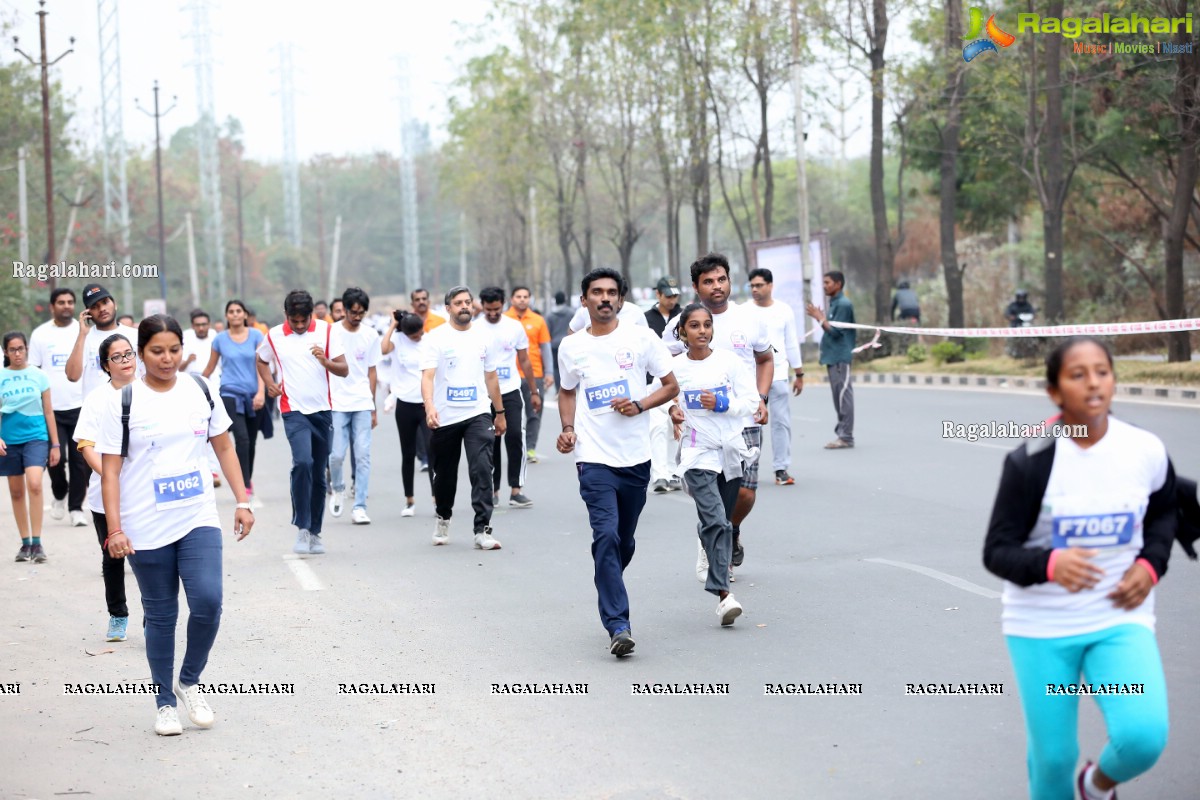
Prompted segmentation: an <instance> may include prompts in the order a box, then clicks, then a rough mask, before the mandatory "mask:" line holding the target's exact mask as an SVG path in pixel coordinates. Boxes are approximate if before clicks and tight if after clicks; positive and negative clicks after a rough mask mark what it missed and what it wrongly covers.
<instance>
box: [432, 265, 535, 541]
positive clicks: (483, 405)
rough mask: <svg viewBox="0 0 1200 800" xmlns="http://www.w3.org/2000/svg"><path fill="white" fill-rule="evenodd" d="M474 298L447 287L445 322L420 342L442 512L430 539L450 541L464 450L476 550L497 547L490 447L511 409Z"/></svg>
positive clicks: (435, 481)
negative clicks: (476, 320) (506, 404)
mask: <svg viewBox="0 0 1200 800" xmlns="http://www.w3.org/2000/svg"><path fill="white" fill-rule="evenodd" d="M473 299H474V298H472V297H471V290H470V289H468V288H467V287H465V286H456V287H454V288H453V289H451V290H450V291H448V292H446V312H447V314H448V316H449V320H448V322H447V324H445V325H439V326H438V327H437V328H435V329H434V330H432V331H430V332H429V333H426V334H425V336H424V338H423V339H422V340H421V399H422V400H423V401H424V403H425V421H426V423H427V424H428V425H429V431H430V433H429V469H430V472H431V473H432V478H433V502H434V506H435V509H436V513H437V526H436V527H435V528H434V532H433V543H434V544H435V545H442V544H445V543H446V541H447V540H448V539H449V538H450V517H451V516H452V515H453V513H454V496H455V494H456V493H457V491H458V462H459V459H460V458H461V456H462V452H463V450H464V449H465V450H466V452H467V474H468V475H469V476H470V479H471V508H472V510H473V511H474V512H475V519H474V531H475V549H476V550H499V549H500V542H498V541H497V540H496V539H495V538H494V537H493V536H492V527H491V524H492V447H493V444H494V440H495V438H496V437H497V436H503V435H504V431H505V428H506V420H505V416H506V414H505V411H504V402H503V400H502V399H501V397H500V381H499V378H498V377H497V375H496V367H497V366H499V365H498V364H497V359H496V353H497V351H496V349H495V348H494V347H493V346H492V337H491V334H490V333H489V332H488V331H487V330H485V329H484V327H483V325H479V324H472V322H471V317H472V316H474V314H473V312H472V303H473ZM522 330H523V329H522ZM493 417H494V420H495V421H494V422H493ZM516 424H520V423H516Z"/></svg>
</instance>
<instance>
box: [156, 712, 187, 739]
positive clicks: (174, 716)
mask: <svg viewBox="0 0 1200 800" xmlns="http://www.w3.org/2000/svg"><path fill="white" fill-rule="evenodd" d="M154 732H155V733H157V734H158V735H159V736H178V735H179V734H181V733H183V726H182V725H180V724H179V713H178V712H177V711H175V706H159V707H158V717H157V718H156V719H155V720H154Z"/></svg>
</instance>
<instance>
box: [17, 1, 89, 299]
mask: <svg viewBox="0 0 1200 800" xmlns="http://www.w3.org/2000/svg"><path fill="white" fill-rule="evenodd" d="M38 6H40V7H41V10H40V11H38V12H37V15H38V17H39V20H38V28H39V30H40V33H41V40H42V57H41V59H39V60H37V61H35V60H34V59H33V58H32V57H31V56H30V55H29V54H28V53H26V52H25V51H23V50H22V49H21V48H20V47H18V46H17V44H18V42H19V38H18V37H16V36H14V37H13V49H14V50H16V51H17V52H18V53H20V54H21V55H22V56H24V57H25V60H26V61H28V62H29V63H30V64H33V65H34V66H38V67H41V70H42V164H43V166H44V168H45V174H46V253H47V255H46V261H47V262H48V263H49V264H51V265H53V264H54V263H55V258H54V252H55V251H54V173H53V170H52V165H51V153H50V67H53V66H54V65H55V64H57V63H58V62H59V61H62V60H63V59H64V58H66V57H67V56H68V55H70V54H71V53H74V52H75V37H74V36H72V37H71V47H70V48H69V49H68V50H67V51H66V52H65V53H63V54H62V55H60V56H59V57H58V58H56V59H54V60H53V61H49V62H48V61H46V15H47V14H49V13H50V12H49V11H47V10H46V0H38ZM56 288H57V280H56V279H55V277H54V273H53V272H51V273H50V291H54V289H56Z"/></svg>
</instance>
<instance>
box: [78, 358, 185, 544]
mask: <svg viewBox="0 0 1200 800" xmlns="http://www.w3.org/2000/svg"><path fill="white" fill-rule="evenodd" d="M187 380H189V381H190V380H191V378H188V379H187ZM105 386H106V388H107V389H108V390H109V391H111V392H112V393H113V394H116V395H118V396H119V395H120V394H121V392H120V390H119V389H115V388H113V385H112V384H111V383H108V384H106V385H105ZM110 400H111V398H110V397H109V396H108V395H107V394H106V393H105V392H95V393H93V394H91V395H89V396H88V398H87V400H86V401H85V402H84V404H83V407H82V408H80V409H79V422H78V424H76V425H75V435H74V437H73V438H74V439H75V441H76V442H83V441H87V442H95V441H96V440H97V439H99V438H100V416H101V414H102V412H104V411H105V410H106V409H107V407H108V403H109V401H110ZM119 413H120V412H118V414H119ZM130 413H131V414H132V406H131V407H130ZM119 419H120V417H118V420H119ZM129 435H130V436H131V437H132V436H133V431H132V430H131V431H130V432H129ZM89 471H90V469H89ZM87 506H88V510H89V511H95V512H96V513H97V514H103V513H104V498H103V496H102V495H101V493H100V473H99V472H94V471H93V472H91V475H90V477H89V478H88V489H87ZM122 524H124V523H122Z"/></svg>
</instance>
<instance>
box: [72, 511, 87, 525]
mask: <svg viewBox="0 0 1200 800" xmlns="http://www.w3.org/2000/svg"><path fill="white" fill-rule="evenodd" d="M87 524H88V521H87V517H85V516H84V515H83V512H82V511H79V510H78V509H77V510H75V511H72V512H71V527H72V528H86V527H87Z"/></svg>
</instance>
